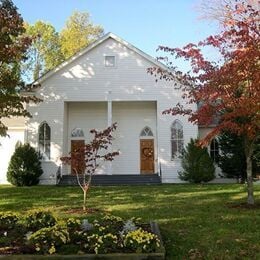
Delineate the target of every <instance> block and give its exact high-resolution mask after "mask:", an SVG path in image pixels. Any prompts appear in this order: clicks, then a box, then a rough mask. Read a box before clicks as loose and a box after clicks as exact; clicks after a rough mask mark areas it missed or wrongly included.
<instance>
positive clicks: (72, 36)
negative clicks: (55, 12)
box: [60, 11, 103, 59]
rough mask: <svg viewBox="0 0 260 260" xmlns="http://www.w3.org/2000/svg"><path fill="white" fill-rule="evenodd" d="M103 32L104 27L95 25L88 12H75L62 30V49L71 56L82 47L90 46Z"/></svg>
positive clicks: (66, 56) (67, 55)
mask: <svg viewBox="0 0 260 260" xmlns="http://www.w3.org/2000/svg"><path fill="white" fill-rule="evenodd" d="M102 34H103V28H102V27H101V26H98V25H94V24H93V23H92V22H91V21H90V19H89V14H88V13H87V12H78V11H76V12H74V13H73V14H72V15H71V16H70V17H69V19H68V21H67V23H66V26H65V28H64V29H63V30H62V31H61V34H60V37H61V50H62V53H63V55H64V56H65V58H66V59H67V58H69V57H71V56H72V55H74V54H75V53H76V52H78V51H79V50H81V49H82V48H84V47H86V46H88V45H89V44H90V43H92V42H93V41H95V40H96V39H97V38H99V37H100V36H101V35H102Z"/></svg>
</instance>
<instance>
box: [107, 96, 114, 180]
mask: <svg viewBox="0 0 260 260" xmlns="http://www.w3.org/2000/svg"><path fill="white" fill-rule="evenodd" d="M112 121H113V115H112V100H111V91H108V96H107V126H108V127H109V126H111V125H112ZM108 151H109V152H112V145H111V146H110V148H109V150H108ZM107 174H109V175H112V162H110V161H109V162H108V167H107Z"/></svg>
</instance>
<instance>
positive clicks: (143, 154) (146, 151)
mask: <svg viewBox="0 0 260 260" xmlns="http://www.w3.org/2000/svg"><path fill="white" fill-rule="evenodd" d="M140 164H141V165H140V168H141V174H150V173H154V140H153V139H141V140H140Z"/></svg>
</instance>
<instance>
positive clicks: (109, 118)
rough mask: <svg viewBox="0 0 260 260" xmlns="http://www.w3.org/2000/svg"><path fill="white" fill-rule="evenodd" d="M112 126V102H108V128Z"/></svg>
mask: <svg viewBox="0 0 260 260" xmlns="http://www.w3.org/2000/svg"><path fill="white" fill-rule="evenodd" d="M111 125H112V101H111V100H108V101H107V126H111Z"/></svg>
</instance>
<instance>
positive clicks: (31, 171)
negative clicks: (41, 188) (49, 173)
mask: <svg viewBox="0 0 260 260" xmlns="http://www.w3.org/2000/svg"><path fill="white" fill-rule="evenodd" d="M42 174H43V171H42V168H41V162H40V155H39V153H37V152H36V150H35V149H34V148H33V147H31V146H30V145H29V144H24V145H18V146H17V147H16V149H15V152H14V154H13V155H12V157H11V160H10V163H9V166H8V170H7V180H8V181H9V182H10V183H11V184H13V185H15V186H31V185H36V184H38V183H39V177H40V176H41V175H42Z"/></svg>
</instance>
